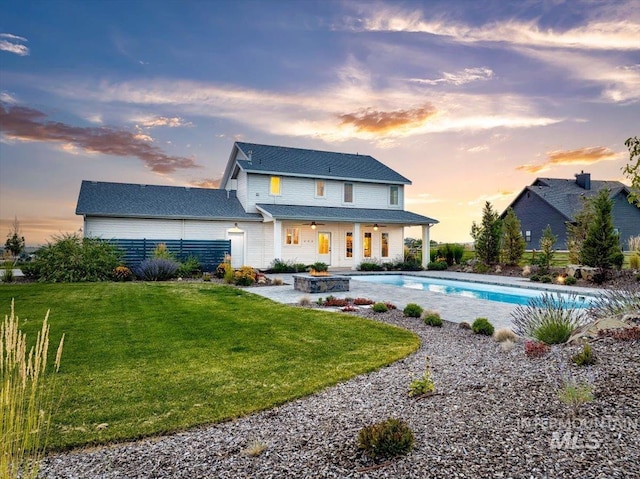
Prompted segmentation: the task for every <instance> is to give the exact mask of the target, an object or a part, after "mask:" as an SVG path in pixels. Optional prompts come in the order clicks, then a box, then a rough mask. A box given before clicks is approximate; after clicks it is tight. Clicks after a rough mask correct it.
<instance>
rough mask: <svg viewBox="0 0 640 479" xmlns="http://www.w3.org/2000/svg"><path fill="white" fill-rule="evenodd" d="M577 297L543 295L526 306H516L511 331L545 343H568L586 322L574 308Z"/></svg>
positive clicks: (572, 295)
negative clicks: (575, 331)
mask: <svg viewBox="0 0 640 479" xmlns="http://www.w3.org/2000/svg"><path fill="white" fill-rule="evenodd" d="M577 304H578V302H577V295H576V294H575V293H571V294H569V295H568V296H567V299H565V297H563V296H560V295H557V296H554V295H553V294H548V293H542V295H541V296H539V297H537V298H531V299H530V300H529V302H528V303H527V305H526V306H517V307H516V308H515V309H514V311H513V312H512V313H511V320H512V322H513V326H514V327H513V330H514V332H515V333H516V334H517V335H519V336H523V337H526V338H534V339H537V340H538V341H542V342H543V343H545V344H561V343H565V342H567V340H568V339H569V337H570V336H571V333H572V332H573V331H574V330H575V329H576V328H577V327H579V326H582V325H583V324H585V323H586V322H587V321H588V316H587V314H586V311H585V310H584V309H580V308H578V307H577Z"/></svg>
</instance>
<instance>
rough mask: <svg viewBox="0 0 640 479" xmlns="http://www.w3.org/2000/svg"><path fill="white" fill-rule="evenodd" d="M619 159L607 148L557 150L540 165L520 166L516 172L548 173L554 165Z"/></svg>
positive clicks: (584, 163) (588, 163) (548, 154)
mask: <svg viewBox="0 0 640 479" xmlns="http://www.w3.org/2000/svg"><path fill="white" fill-rule="evenodd" d="M617 158H618V154H617V153H616V152H615V151H613V150H611V149H610V148H607V147H606V146H595V147H591V148H578V149H577V150H557V151H550V152H549V153H547V160H546V161H545V162H544V163H542V164H540V165H529V164H526V165H520V166H518V167H516V170H521V171H526V172H527V173H538V172H539V171H546V170H548V169H549V168H550V167H551V166H554V165H573V164H578V165H592V164H594V163H600V162H601V161H612V160H616V159H617Z"/></svg>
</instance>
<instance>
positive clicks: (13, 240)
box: [4, 216, 24, 256]
mask: <svg viewBox="0 0 640 479" xmlns="http://www.w3.org/2000/svg"><path fill="white" fill-rule="evenodd" d="M4 249H5V250H6V251H8V252H10V253H11V254H12V255H13V256H18V255H19V254H20V253H22V250H23V249H24V236H21V235H20V222H19V221H18V217H17V216H16V217H15V218H14V220H13V225H12V231H10V232H9V234H8V235H7V241H6V242H5V243H4Z"/></svg>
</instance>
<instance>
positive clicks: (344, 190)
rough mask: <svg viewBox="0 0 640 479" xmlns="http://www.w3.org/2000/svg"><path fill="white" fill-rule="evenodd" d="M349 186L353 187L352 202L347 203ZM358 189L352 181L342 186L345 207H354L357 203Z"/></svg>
mask: <svg viewBox="0 0 640 479" xmlns="http://www.w3.org/2000/svg"><path fill="white" fill-rule="evenodd" d="M347 185H351V201H347ZM355 191H356V188H355V186H354V184H353V183H352V182H350V181H347V182H345V183H343V184H342V203H343V204H345V205H352V204H354V203H355V202H356V198H355V197H356V193H355Z"/></svg>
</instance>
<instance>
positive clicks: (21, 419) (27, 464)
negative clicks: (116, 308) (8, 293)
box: [0, 301, 64, 479]
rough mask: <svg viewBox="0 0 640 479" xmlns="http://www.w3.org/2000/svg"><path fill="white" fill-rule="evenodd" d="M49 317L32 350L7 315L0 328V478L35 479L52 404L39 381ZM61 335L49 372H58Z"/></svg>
mask: <svg viewBox="0 0 640 479" xmlns="http://www.w3.org/2000/svg"><path fill="white" fill-rule="evenodd" d="M48 320H49V312H47V315H46V316H45V318H44V321H43V323H42V328H41V330H40V332H39V333H38V336H37V338H36V343H35V345H34V346H33V347H32V348H31V349H30V350H28V351H27V340H26V334H24V333H23V332H21V331H20V329H19V327H18V326H19V320H18V317H17V316H16V315H15V311H14V304H13V301H11V314H10V315H9V316H7V315H5V317H4V322H3V323H2V327H1V328H0V329H1V330H0V336H1V338H0V375H1V376H0V382H1V383H2V384H1V387H2V389H1V391H0V448H1V451H0V477H2V478H22V479H24V478H35V477H36V476H37V475H38V467H39V462H40V459H42V457H43V455H44V448H45V440H46V433H47V430H48V428H49V420H50V417H51V407H52V405H53V396H54V394H53V392H54V388H53V386H54V385H55V383H53V382H52V381H51V380H50V379H49V378H48V377H46V376H45V372H46V368H47V352H48V349H49V322H48ZM63 344H64V335H63V336H62V339H60V344H59V346H58V351H57V354H56V359H55V362H54V367H55V370H56V372H57V371H58V369H59V368H60V358H61V356H62V345H63Z"/></svg>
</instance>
